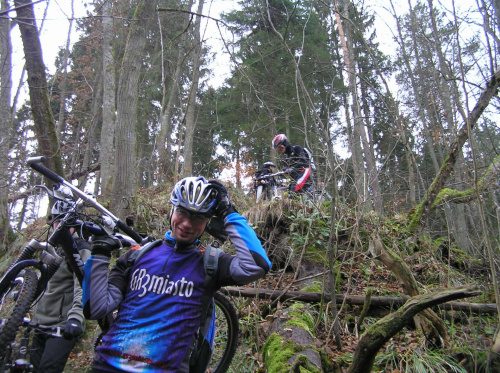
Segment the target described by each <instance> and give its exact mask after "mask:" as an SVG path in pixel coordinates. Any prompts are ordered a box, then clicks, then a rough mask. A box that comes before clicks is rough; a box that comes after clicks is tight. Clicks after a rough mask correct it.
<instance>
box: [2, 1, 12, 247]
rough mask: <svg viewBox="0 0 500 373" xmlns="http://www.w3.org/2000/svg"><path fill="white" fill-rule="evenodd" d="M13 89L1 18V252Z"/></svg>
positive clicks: (6, 29)
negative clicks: (11, 92)
mask: <svg viewBox="0 0 500 373" xmlns="http://www.w3.org/2000/svg"><path fill="white" fill-rule="evenodd" d="M0 9H1V11H2V12H3V11H6V10H7V9H9V4H8V3H7V0H2V1H1V6H0ZM11 89H12V44H11V41H10V20H9V17H1V18H0V250H2V251H3V250H4V249H5V248H6V247H7V245H8V237H9V232H10V231H11V227H10V214H9V209H8V204H7V200H8V195H9V188H8V187H7V186H8V185H9V173H8V169H9V137H10V128H11V123H12V116H11V110H10V98H11V94H10V91H11Z"/></svg>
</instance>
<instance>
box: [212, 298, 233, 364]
mask: <svg viewBox="0 0 500 373" xmlns="http://www.w3.org/2000/svg"><path fill="white" fill-rule="evenodd" d="M214 301H215V338H214V345H213V354H212V359H211V361H210V364H209V365H208V368H207V373H224V372H227V370H228V368H229V365H230V364H231V361H232V360H233V357H234V354H235V353H236V348H237V347H238V335H239V325H238V315H237V313H236V310H235V309H234V306H233V304H232V303H231V301H230V300H229V299H228V298H227V297H226V296H225V295H223V294H222V293H220V292H217V293H215V295H214Z"/></svg>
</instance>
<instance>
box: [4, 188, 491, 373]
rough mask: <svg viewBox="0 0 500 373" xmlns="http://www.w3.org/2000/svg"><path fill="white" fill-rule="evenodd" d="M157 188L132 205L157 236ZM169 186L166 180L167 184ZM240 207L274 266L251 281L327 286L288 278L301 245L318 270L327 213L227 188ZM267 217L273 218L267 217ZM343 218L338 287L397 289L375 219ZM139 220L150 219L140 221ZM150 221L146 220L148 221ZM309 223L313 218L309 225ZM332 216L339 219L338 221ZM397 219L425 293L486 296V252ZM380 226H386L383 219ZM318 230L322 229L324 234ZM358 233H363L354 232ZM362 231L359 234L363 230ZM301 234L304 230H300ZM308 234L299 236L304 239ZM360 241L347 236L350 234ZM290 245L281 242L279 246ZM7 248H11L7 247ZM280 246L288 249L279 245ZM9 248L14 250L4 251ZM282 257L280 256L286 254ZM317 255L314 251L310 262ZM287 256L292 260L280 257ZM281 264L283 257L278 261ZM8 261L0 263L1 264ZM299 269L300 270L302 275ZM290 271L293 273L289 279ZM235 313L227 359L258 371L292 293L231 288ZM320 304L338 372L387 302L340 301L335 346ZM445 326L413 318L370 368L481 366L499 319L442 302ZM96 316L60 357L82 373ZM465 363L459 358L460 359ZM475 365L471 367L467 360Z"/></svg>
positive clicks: (316, 309) (393, 231) (329, 354)
mask: <svg viewBox="0 0 500 373" xmlns="http://www.w3.org/2000/svg"><path fill="white" fill-rule="evenodd" d="M164 189H165V188H163V189H162V191H160V190H159V189H150V190H146V191H142V193H141V195H140V197H139V203H140V205H141V209H140V210H139V209H138V210H137V211H138V212H137V221H138V223H137V225H136V226H140V227H141V229H143V230H145V231H147V232H148V233H149V234H151V232H152V234H153V235H154V236H156V237H160V236H162V235H163V234H164V232H165V231H166V230H167V229H168V220H169V213H170V207H169V202H168V196H167V194H166V193H164V192H163V190H164ZM167 190H168V188H167ZM233 199H235V200H236V201H237V203H236V205H237V206H242V207H241V208H240V211H242V212H243V214H244V215H245V216H247V218H248V220H249V222H250V223H251V224H252V225H253V226H254V228H255V229H256V231H257V233H258V234H259V236H260V237H261V238H262V237H264V239H265V241H266V243H265V245H264V246H265V247H266V250H267V251H268V253H269V255H270V258H271V260H272V261H273V269H272V271H271V272H270V273H269V274H268V275H267V276H266V277H265V278H263V279H261V280H259V281H258V282H256V283H255V284H251V285H248V287H250V288H254V287H255V288H263V289H271V290H285V289H288V290H290V291H314V292H318V291H319V292H321V291H327V289H328V287H327V286H326V285H324V284H328V283H329V281H328V279H327V278H326V277H325V276H322V275H317V276H316V277H314V276H310V279H309V281H306V282H303V281H300V280H297V279H296V274H295V271H294V270H295V269H297V268H296V267H294V263H293V262H294V260H296V255H295V254H296V253H297V252H300V248H301V247H306V246H307V247H308V251H307V252H306V255H304V261H307V258H308V257H309V258H313V260H312V261H311V262H315V260H316V262H315V263H316V265H318V263H319V265H318V266H317V267H316V268H313V269H311V268H310V267H309V268H308V271H309V275H310V274H311V273H316V274H321V273H326V272H327V269H328V266H327V264H326V261H325V260H324V258H325V257H326V249H325V247H326V241H327V238H328V231H329V230H328V224H327V221H328V219H327V217H326V218H325V214H324V213H323V212H322V213H319V214H318V213H316V212H312V211H311V210H307V211H306V210H305V209H304V210H303V211H302V212H301V211H298V210H297V207H296V206H293V205H290V204H288V205H287V204H286V203H284V202H283V203H280V204H279V205H274V206H270V205H265V206H264V207H263V206H255V204H253V203H252V201H249V200H248V198H247V197H245V196H241V195H238V194H237V193H234V194H233ZM270 217H272V218H270ZM349 219H350V218H347V219H346V220H348V221H347V222H346V223H344V227H346V228H345V230H344V231H341V232H340V234H339V241H338V244H337V247H338V253H337V260H336V263H337V268H336V270H335V273H336V282H337V284H338V285H337V290H336V291H337V294H344V295H362V296H365V295H366V294H367V292H368V291H371V292H372V294H373V296H386V297H389V296H390V297H400V296H401V295H402V294H403V289H402V287H401V284H400V283H399V282H398V280H397V279H396V277H395V275H394V274H393V273H392V272H391V271H390V270H388V269H387V267H385V266H384V265H383V264H382V263H381V262H379V261H377V260H375V259H373V258H372V257H371V256H370V254H369V253H368V247H367V246H368V243H367V239H366V238H363V237H367V235H366V234H365V233H363V230H364V229H365V230H367V231H369V230H370V229H373V227H375V226H376V227H377V229H380V224H379V221H378V220H376V219H375V220H374V221H370V220H369V219H366V220H365V221H364V222H363V224H364V226H362V227H361V228H358V231H357V232H358V234H360V236H358V237H356V238H355V239H354V238H353V234H351V233H348V232H349V230H350V228H351V226H354V222H353V221H352V220H350V221H349ZM141 222H148V224H149V225H148V226H146V227H142V226H141ZM43 224H44V223H43V221H41V220H40V221H38V222H37V223H36V224H34V225H33V226H30V227H29V228H28V229H27V230H25V231H24V232H23V235H24V236H25V237H26V238H31V237H33V236H36V234H35V233H36V231H39V230H40V229H41V226H42V225H43ZM151 224H154V226H153V225H151ZM315 224H316V225H315ZM339 225H340V224H339ZM401 226H404V220H403V221H402V222H399V223H397V224H395V225H394V226H392V227H391V228H390V229H388V230H389V231H390V232H389V233H387V235H388V236H390V237H391V238H393V239H394V242H397V243H398V245H400V246H401V247H403V250H402V252H401V255H402V256H403V257H404V262H405V263H406V264H407V265H408V266H409V268H410V269H411V272H412V274H413V276H414V277H415V279H416V281H417V283H418V284H419V286H421V289H422V292H431V291H433V290H436V289H439V288H443V287H457V286H461V285H466V284H471V283H477V284H480V285H484V286H485V288H487V289H488V290H487V291H485V292H484V293H483V295H482V296H480V297H476V298H474V299H462V300H461V301H464V302H476V303H494V295H493V292H492V290H491V282H490V279H489V273H488V271H487V269H486V268H488V266H487V263H486V261H485V259H481V258H479V259H478V258H471V257H469V256H468V255H466V254H464V253H463V252H461V251H459V250H454V249H450V248H449V247H448V246H447V245H446V244H445V243H444V242H446V240H444V239H443V240H441V239H440V238H439V237H438V238H434V239H433V240H432V241H431V242H430V243H426V244H423V243H419V244H416V245H410V244H406V243H405V244H400V243H401V242H405V237H403V236H402V233H401V228H400V227H401ZM384 228H387V226H385V227H384ZM325 232H326V233H325ZM360 232H361V233H360ZM363 235H364V236H363ZM306 236H307V237H306ZM304 237H306V240H304ZM355 241H357V242H360V243H359V244H353V242H355ZM311 248H312V250H310V249H311ZM278 249H281V250H282V251H283V250H284V251H285V252H288V253H295V254H293V255H290V257H291V256H295V259H294V258H290V257H286V258H283V254H282V253H279V252H278ZM287 250H288V251H287ZM11 254H12V253H11ZM287 255H288V254H287ZM10 256H11V257H12V255H10ZM285 256H286V255H285ZM318 257H319V258H321V259H320V260H319V261H318ZM288 260H290V261H288ZM284 263H285V264H284ZM5 265H6V261H5V260H3V263H1V262H0V271H1V270H2V267H5ZM300 277H301V276H300ZM294 279H295V280H294ZM230 299H231V301H232V302H233V304H234V305H235V308H236V309H237V312H238V315H239V322H240V323H239V325H240V339H239V347H238V351H237V353H236V356H235V358H234V359H233V363H232V366H231V368H230V370H229V371H230V372H241V373H248V372H265V371H266V370H265V368H264V359H263V356H262V355H261V352H262V346H263V345H264V343H265V341H266V338H267V337H268V335H269V332H268V326H269V317H270V316H272V315H273V314H279V313H280V311H281V310H283V309H285V308H287V307H288V306H289V305H291V304H292V303H293V301H291V300H287V301H284V302H279V303H278V304H274V303H273V302H272V301H271V300H266V299H259V300H257V299H255V298H242V297H235V296H231V297H230ZM328 306H329V305H328V304H327V305H325V304H322V305H320V304H313V305H312V307H311V311H310V312H311V313H312V314H311V316H312V318H313V319H314V320H315V323H314V325H315V326H314V330H312V333H313V335H314V337H315V339H316V347H317V348H318V350H321V351H323V356H322V357H323V361H324V364H325V371H329V372H339V373H340V372H345V371H347V368H348V366H349V364H350V363H351V362H352V358H353V352H354V350H355V349H356V346H357V345H358V342H359V339H360V336H361V335H362V333H363V332H364V331H365V330H366V329H367V328H368V327H369V326H370V325H372V324H374V323H376V322H377V321H378V320H379V319H380V318H381V317H382V316H383V315H385V314H387V313H389V312H390V311H391V310H389V309H385V310H383V309H378V312H377V313H371V314H368V315H367V316H366V317H365V318H364V319H363V320H362V322H361V323H359V316H360V314H361V310H362V306H357V305H356V306H352V305H348V304H342V305H338V306H339V307H338V310H339V313H338V317H339V325H340V341H341V348H339V347H338V346H337V344H336V342H335V338H334V334H333V331H332V329H333V328H332V325H333V319H332V316H331V307H328ZM435 311H436V312H437V313H438V315H439V316H440V317H441V318H442V319H443V320H444V322H445V325H446V326H447V328H448V330H447V331H448V338H447V340H446V341H444V344H443V346H440V347H438V348H430V347H429V346H428V342H427V341H426V339H425V337H424V336H423V335H422V334H421V333H420V332H419V331H417V330H416V329H415V328H414V327H413V326H411V325H410V326H408V327H407V328H405V329H403V330H402V331H401V332H399V333H398V334H396V335H395V336H394V337H393V338H391V340H390V341H389V342H388V343H386V344H385V345H384V347H383V348H382V349H381V350H380V351H379V353H378V355H377V357H376V360H375V364H374V368H373V371H378V372H387V373H399V372H452V371H453V372H479V371H480V370H479V369H476V368H477V367H481V366H482V365H483V364H484V363H483V362H482V361H484V355H487V352H488V350H489V348H490V347H491V344H492V340H493V337H494V334H495V331H496V327H497V325H498V318H497V315H496V314H493V315H490V314H473V313H466V312H463V311H440V310H438V309H435ZM98 329H99V328H98V326H97V324H96V323H95V322H92V321H90V322H87V325H86V331H85V333H84V335H83V338H82V339H81V341H80V342H79V343H78V345H77V346H76V347H75V349H74V350H73V352H72V354H71V355H70V359H69V360H68V364H67V366H66V369H65V372H75V373H85V372H88V371H89V370H90V366H91V363H92V357H93V348H92V346H93V341H94V339H95V338H96V337H97V335H98ZM466 360H467V361H469V362H470V363H469V366H464V364H463V362H464V361H466ZM471 364H472V365H474V364H476V367H474V366H471Z"/></svg>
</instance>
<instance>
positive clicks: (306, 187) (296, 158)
mask: <svg viewBox="0 0 500 373" xmlns="http://www.w3.org/2000/svg"><path fill="white" fill-rule="evenodd" d="M272 146H273V148H274V149H277V150H278V151H279V152H280V153H282V154H284V155H285V163H286V167H287V168H286V169H285V170H284V172H285V173H286V174H288V175H290V177H291V178H292V180H293V182H292V183H290V185H289V186H288V188H289V189H290V191H291V192H292V193H308V192H310V191H311V189H312V170H311V168H310V165H309V161H308V158H307V155H306V153H305V150H304V148H303V147H302V146H300V145H292V144H290V142H288V139H287V137H286V135H284V134H279V135H276V136H275V137H274V139H273V141H272Z"/></svg>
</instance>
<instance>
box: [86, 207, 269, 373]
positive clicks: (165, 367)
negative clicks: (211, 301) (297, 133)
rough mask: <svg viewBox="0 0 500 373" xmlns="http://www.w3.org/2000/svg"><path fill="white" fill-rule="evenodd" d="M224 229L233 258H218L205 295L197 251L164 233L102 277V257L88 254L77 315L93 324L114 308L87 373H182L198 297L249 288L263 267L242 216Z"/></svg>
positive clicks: (229, 220)
mask: <svg viewBox="0 0 500 373" xmlns="http://www.w3.org/2000/svg"><path fill="white" fill-rule="evenodd" d="M224 229H225V231H226V232H227V233H228V235H229V238H230V240H231V242H232V243H233V245H234V246H235V249H236V255H235V256H234V255H229V254H227V253H221V254H220V256H219V259H218V270H217V275H216V277H215V281H214V284H213V287H212V288H210V289H205V288H204V287H203V284H204V281H205V269H204V265H203V255H202V254H201V253H200V251H199V248H198V247H197V246H196V245H192V246H190V247H183V248H182V249H179V248H176V246H175V241H174V240H173V238H172V237H171V236H170V235H169V234H167V235H166V237H165V240H164V241H163V243H162V244H161V245H160V246H158V247H154V248H153V249H151V250H150V251H147V252H146V253H145V254H144V255H142V256H140V257H139V258H138V259H137V260H136V261H135V262H134V264H133V265H132V267H130V268H129V267H127V264H128V258H129V257H130V255H132V253H133V251H132V250H131V251H129V252H128V253H126V254H125V255H123V256H122V257H120V258H119V259H118V260H117V263H116V265H115V266H114V267H113V269H112V270H111V272H110V273H109V275H108V266H109V258H107V257H104V256H100V255H92V256H91V257H90V259H88V260H87V262H86V264H85V276H84V282H83V303H84V314H85V316H86V317H87V318H90V319H99V318H102V317H103V316H104V315H106V314H109V313H110V312H112V311H113V310H114V309H116V308H118V313H117V317H116V319H115V321H114V322H113V323H112V325H111V327H110V330H109V331H108V332H107V333H106V334H105V335H104V337H103V341H102V344H101V345H100V346H99V347H98V348H97V351H96V354H95V356H94V364H93V367H94V368H96V369H98V370H100V371H104V372H177V373H180V372H182V373H184V372H188V371H189V366H188V365H189V355H190V349H191V348H192V346H193V342H194V341H195V338H196V331H197V330H198V328H199V326H200V321H201V317H202V315H201V314H202V309H203V306H202V304H203V296H204V293H205V292H207V291H208V292H209V293H208V294H209V295H210V296H213V293H214V292H215V291H216V290H217V289H219V288H220V287H221V286H227V285H243V284H246V283H249V282H251V281H254V280H256V279H258V278H260V277H262V276H264V274H265V273H266V272H267V271H268V270H269V268H270V262H269V259H268V258H267V255H266V253H265V251H264V249H263V248H262V245H261V244H260V242H259V240H258V239H257V237H256V235H255V232H254V231H253V230H252V229H251V228H250V227H249V226H248V224H247V222H246V219H245V218H244V217H242V216H241V215H239V214H238V213H232V214H230V215H228V216H227V217H226V219H225V228H224ZM210 293H212V294H210Z"/></svg>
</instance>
